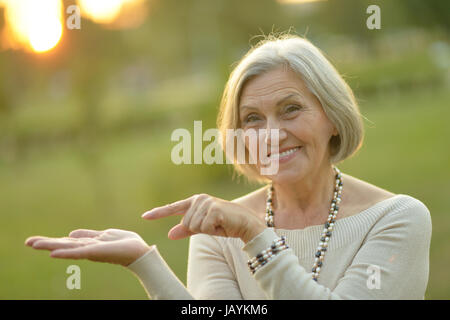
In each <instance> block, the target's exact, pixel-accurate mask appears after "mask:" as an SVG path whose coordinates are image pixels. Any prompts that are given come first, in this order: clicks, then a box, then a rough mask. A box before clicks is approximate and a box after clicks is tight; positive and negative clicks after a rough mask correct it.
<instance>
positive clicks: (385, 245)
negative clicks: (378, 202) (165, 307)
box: [243, 201, 431, 300]
mask: <svg viewBox="0 0 450 320" xmlns="http://www.w3.org/2000/svg"><path fill="white" fill-rule="evenodd" d="M277 237H278V235H277V234H276V233H275V232H274V231H273V229H266V230H264V231H263V232H262V233H261V234H259V235H258V236H257V237H255V238H254V239H252V241H250V242H249V243H247V244H246V245H245V246H244V247H243V250H244V251H245V252H247V254H248V256H249V258H251V257H254V256H255V255H256V254H258V253H259V252H260V251H262V250H264V249H266V248H267V247H269V246H270V245H271V243H272V241H273V240H274V239H275V238H277ZM430 240H431V218H430V213H429V211H428V209H427V208H426V207H425V206H424V205H423V204H422V203H421V202H420V201H414V203H412V204H411V205H410V206H408V207H404V208H403V209H401V210H399V211H396V212H390V213H387V214H386V215H385V216H384V217H383V218H381V219H380V220H379V221H378V222H377V223H376V224H375V225H374V227H373V228H372V230H371V231H370V232H369V234H368V235H367V238H366V240H365V241H364V243H363V245H362V246H361V248H360V249H359V251H358V253H357V254H356V256H355V258H354V259H353V262H352V264H351V265H350V266H349V268H348V269H347V270H346V272H345V274H344V276H343V278H341V279H340V280H339V283H338V285H337V286H336V288H335V289H334V290H333V291H331V290H330V289H329V288H326V287H324V286H323V285H320V284H319V283H317V282H315V281H314V280H312V278H311V273H309V272H307V271H306V270H305V269H304V268H303V267H302V266H301V265H299V263H298V258H297V256H296V255H295V254H294V252H293V251H292V249H287V250H284V251H281V252H280V253H279V254H277V255H276V256H275V258H274V259H272V260H271V261H270V262H268V263H267V264H266V265H265V266H263V267H262V268H260V269H259V270H258V271H256V273H255V274H254V276H255V279H256V281H257V282H258V284H259V285H260V286H261V288H262V289H263V291H264V292H265V293H266V295H267V296H268V297H269V299H294V300H296V299H299V300H301V299H423V298H424V294H425V290H426V287H427V282H428V272H429V248H430ZM393 257H394V258H393ZM369 266H377V267H379V268H380V283H381V286H380V289H378V290H370V289H369V288H368V286H367V280H368V274H367V268H368V267H369Z"/></svg>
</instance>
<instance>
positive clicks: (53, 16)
mask: <svg viewBox="0 0 450 320" xmlns="http://www.w3.org/2000/svg"><path fill="white" fill-rule="evenodd" d="M3 4H4V6H5V22H6V26H5V29H4V30H3V37H2V44H3V47H4V48H6V49H9V48H11V49H20V48H25V49H28V50H32V51H34V52H37V53H41V52H46V51H49V50H51V49H53V48H54V47H55V46H56V45H57V44H58V42H59V41H60V39H61V37H62V33H63V23H62V3H61V1H60V0H40V1H36V0H20V1H17V0H4V1H3Z"/></svg>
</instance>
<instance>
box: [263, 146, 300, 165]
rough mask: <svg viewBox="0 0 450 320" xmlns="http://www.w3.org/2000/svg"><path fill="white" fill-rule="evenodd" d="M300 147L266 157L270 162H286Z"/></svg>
mask: <svg viewBox="0 0 450 320" xmlns="http://www.w3.org/2000/svg"><path fill="white" fill-rule="evenodd" d="M300 148H301V147H293V148H290V149H288V150H285V151H283V152H280V153H273V154H270V153H269V154H268V157H269V159H270V160H278V161H279V162H286V161H288V160H290V159H291V158H293V157H294V156H295V154H296V152H297V151H298V150H300Z"/></svg>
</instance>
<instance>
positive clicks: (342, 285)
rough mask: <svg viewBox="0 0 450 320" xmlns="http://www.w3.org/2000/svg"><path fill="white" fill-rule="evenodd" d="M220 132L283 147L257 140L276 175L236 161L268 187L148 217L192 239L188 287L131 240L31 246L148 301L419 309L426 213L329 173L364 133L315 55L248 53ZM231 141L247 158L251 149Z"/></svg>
mask: <svg viewBox="0 0 450 320" xmlns="http://www.w3.org/2000/svg"><path fill="white" fill-rule="evenodd" d="M218 128H219V129H220V130H221V132H222V133H225V132H226V130H227V129H239V128H241V129H243V130H244V131H247V130H250V129H255V130H258V129H276V130H277V132H278V139H273V138H272V137H271V136H270V135H265V136H264V135H261V136H259V137H258V139H260V141H263V143H265V144H267V145H266V146H270V147H271V150H273V148H272V147H274V146H275V147H276V149H278V152H273V151H272V152H270V153H268V154H267V156H268V158H269V159H270V161H278V170H277V172H275V173H274V174H271V175H262V174H261V171H260V169H261V168H262V166H263V164H262V162H261V159H258V161H256V163H253V164H250V163H237V162H235V168H236V170H237V172H239V173H240V174H243V175H245V176H246V177H248V178H249V179H250V180H254V181H258V182H262V183H265V184H266V185H265V186H264V187H262V188H260V189H257V190H256V191H254V192H251V193H250V194H247V195H245V196H243V197H241V198H238V199H235V200H233V201H226V200H223V199H219V198H216V197H212V196H210V195H208V194H200V195H194V196H192V197H190V198H188V199H184V200H180V201H177V202H174V203H172V204H169V205H167V206H163V207H158V208H154V209H152V210H150V211H148V212H146V213H145V214H144V215H143V218H145V219H158V218H162V217H166V216H169V215H181V216H182V220H181V222H180V224H178V225H176V226H175V227H173V228H172V229H171V230H170V232H169V238H171V239H174V240H175V239H181V238H185V237H188V236H190V243H189V258H188V274H187V288H186V287H185V286H184V285H183V284H182V283H181V282H180V281H179V280H178V279H177V277H176V276H175V275H174V273H173V272H172V271H171V270H170V268H169V267H168V265H167V264H166V263H165V261H164V260H163V258H162V257H161V255H160V254H159V252H158V249H157V247H156V246H155V245H152V246H148V245H147V244H146V243H145V242H144V241H143V240H142V238H141V237H140V236H139V235H137V234H136V233H133V232H130V231H124V230H117V229H108V230H104V231H96V230H87V229H80V230H75V231H72V232H71V233H70V235H69V237H65V238H47V237H40V236H36V237H31V238H28V239H27V240H26V245H29V246H32V247H33V248H35V249H46V250H51V251H52V252H51V256H52V257H55V258H67V259H89V260H92V261H102V262H109V263H116V264H121V265H123V266H126V267H127V268H128V269H129V270H131V271H132V272H133V273H134V274H135V275H136V276H137V277H138V278H139V279H140V281H141V283H142V284H143V286H144V287H145V289H146V291H147V293H148V295H149V297H150V298H151V299H193V298H194V299H423V298H424V294H425V290H426V287H427V282H428V271H429V247H430V238H431V218H430V213H429V210H428V209H427V207H426V206H425V205H424V204H423V203H422V202H421V201H420V200H417V199H415V198H413V197H411V196H408V195H404V194H393V193H391V192H389V191H387V190H384V189H382V188H379V187H377V186H374V185H372V184H370V183H368V182H364V181H362V180H359V179H357V178H355V177H352V176H349V175H347V174H345V173H341V172H340V171H339V169H338V168H337V167H336V164H337V163H339V162H340V161H342V160H344V159H346V158H348V157H350V156H351V155H352V154H354V153H355V152H356V151H357V150H358V149H359V148H360V146H361V144H362V140H363V124H362V120H361V115H360V113H359V109H358V106H357V103H356V101H355V98H354V96H353V93H352V91H351V89H350V88H349V87H348V85H347V84H346V83H345V81H344V80H343V79H342V78H341V76H340V75H339V74H338V72H337V71H336V70H335V69H334V67H333V66H332V65H331V64H330V63H329V62H328V60H327V59H326V58H325V57H324V55H323V54H322V53H321V52H320V50H319V49H317V48H316V47H315V46H314V45H313V44H311V43H310V42H309V41H307V40H305V39H303V38H301V37H297V36H293V35H289V36H282V37H269V38H266V39H265V40H263V41H261V42H260V43H259V44H258V45H257V46H255V47H254V48H252V49H251V50H250V51H249V52H248V53H247V54H246V55H245V56H244V57H243V58H242V60H241V61H240V63H239V64H238V65H237V66H236V68H235V69H234V71H233V72H232V74H231V76H230V78H229V80H228V82H227V85H226V88H225V91H224V94H223V98H222V103H221V109H220V113H219V117H218ZM222 137H223V138H224V139H225V141H226V139H228V138H227V136H226V134H224V135H222ZM235 139H236V138H235ZM238 140H239V139H238ZM237 142H238V143H243V144H245V146H246V149H245V150H246V153H247V155H248V153H249V152H250V151H251V150H250V149H251V148H250V146H249V144H248V142H247V141H244V140H239V141H237ZM222 145H224V144H223V143H222ZM276 149H275V150H276ZM234 160H236V159H234Z"/></svg>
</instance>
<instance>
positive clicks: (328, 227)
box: [266, 166, 343, 281]
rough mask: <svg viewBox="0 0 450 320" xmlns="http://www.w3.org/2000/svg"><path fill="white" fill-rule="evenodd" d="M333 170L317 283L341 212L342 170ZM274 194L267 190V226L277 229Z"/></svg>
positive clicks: (317, 259) (316, 260)
mask: <svg viewBox="0 0 450 320" xmlns="http://www.w3.org/2000/svg"><path fill="white" fill-rule="evenodd" d="M333 169H334V171H335V172H336V181H335V185H334V194H333V200H331V206H330V211H329V214H328V219H327V222H325V224H324V229H323V231H322V234H321V236H320V242H319V246H318V247H317V251H316V253H315V257H314V264H313V267H312V278H313V280H315V281H317V279H318V278H319V273H320V270H321V268H322V267H323V260H324V258H325V252H326V251H327V248H328V242H329V241H330V237H331V234H332V232H333V229H334V225H335V222H336V216H337V214H338V212H339V204H340V203H341V194H342V188H343V183H342V174H341V172H340V170H339V169H338V168H336V167H335V166H333ZM272 194H273V186H272V185H270V186H269V188H268V190H267V208H266V225H267V226H268V227H275V225H274V222H273V216H274V212H273V209H272Z"/></svg>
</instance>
